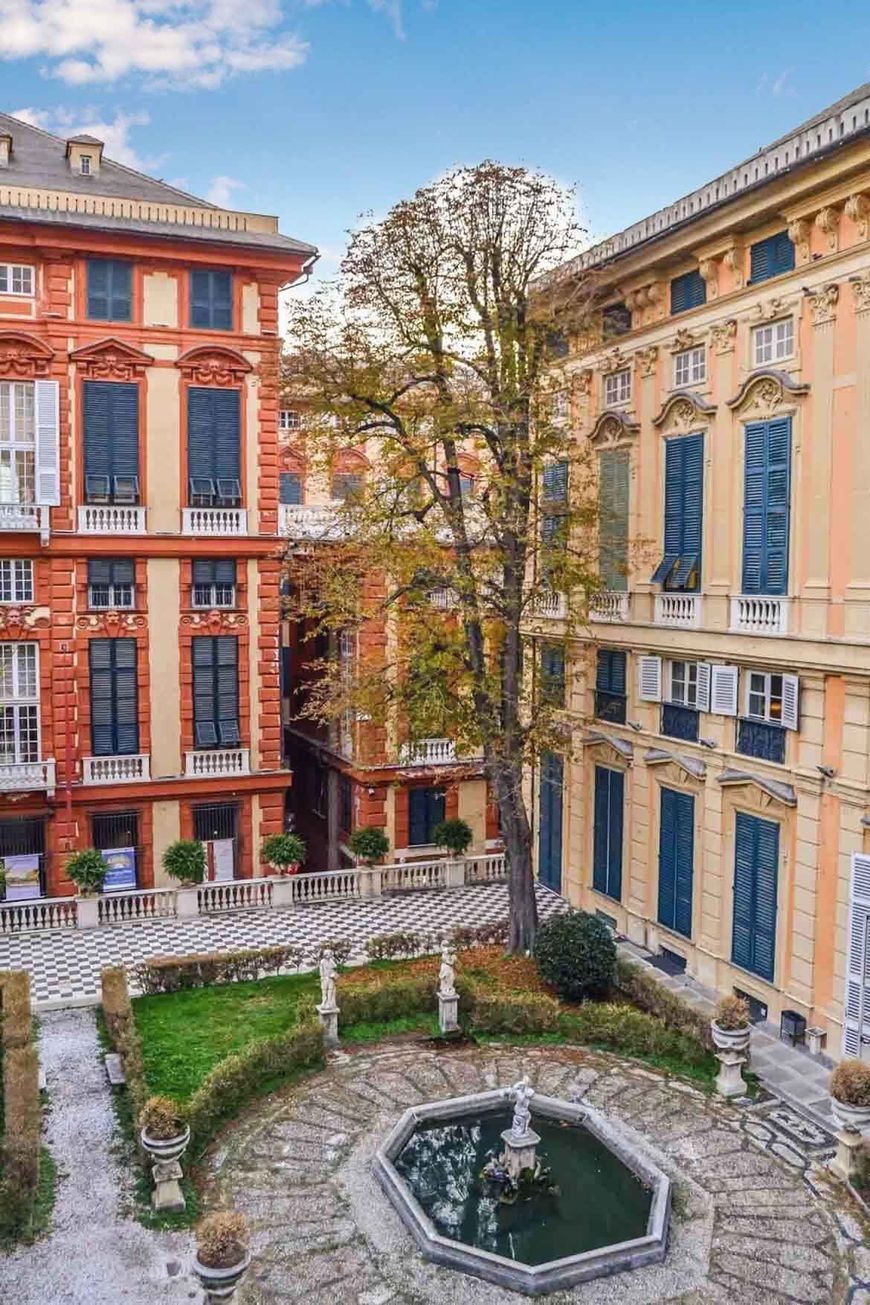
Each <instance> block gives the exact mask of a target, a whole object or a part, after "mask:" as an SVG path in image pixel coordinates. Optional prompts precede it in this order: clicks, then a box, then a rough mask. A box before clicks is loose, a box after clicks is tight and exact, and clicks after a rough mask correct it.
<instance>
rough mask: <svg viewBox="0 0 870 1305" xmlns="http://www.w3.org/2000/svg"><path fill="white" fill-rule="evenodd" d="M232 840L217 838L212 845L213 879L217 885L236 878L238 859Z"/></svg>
mask: <svg viewBox="0 0 870 1305" xmlns="http://www.w3.org/2000/svg"><path fill="white" fill-rule="evenodd" d="M234 841H235V840H234V839H232V838H215V839H213V840H212V844H211V862H212V868H213V872H214V873H213V878H214V880H215V882H216V883H226V882H227V880H229V879H233V878H234V877H235V869H236V858H235V849H234V847H233V844H234Z"/></svg>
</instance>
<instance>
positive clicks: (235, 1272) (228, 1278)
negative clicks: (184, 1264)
mask: <svg viewBox="0 0 870 1305" xmlns="http://www.w3.org/2000/svg"><path fill="white" fill-rule="evenodd" d="M250 1263H251V1252H250V1251H248V1253H247V1255H246V1256H245V1258H244V1259H243V1260H240V1261H239V1263H238V1264H233V1265H231V1267H230V1268H229V1269H213V1268H212V1267H211V1265H209V1264H203V1263H202V1262H201V1261H200V1259H199V1256H198V1255H196V1256H194V1259H193V1271H194V1273H195V1274H196V1276H197V1278H199V1281H200V1285H201V1286H202V1289H203V1291H205V1293H206V1297H207V1299H208V1300H210V1301H217V1300H230V1298H231V1297H232V1295H233V1293H234V1291H235V1290H236V1287H238V1285H239V1283H240V1282H241V1281H242V1278H244V1276H245V1274H246V1273H247V1272H248V1265H249V1264H250Z"/></svg>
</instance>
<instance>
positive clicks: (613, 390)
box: [604, 367, 631, 408]
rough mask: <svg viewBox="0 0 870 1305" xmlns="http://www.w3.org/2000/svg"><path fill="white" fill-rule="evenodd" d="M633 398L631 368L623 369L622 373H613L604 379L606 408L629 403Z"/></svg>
mask: <svg viewBox="0 0 870 1305" xmlns="http://www.w3.org/2000/svg"><path fill="white" fill-rule="evenodd" d="M630 398H631V368H630V367H623V368H622V370H621V371H618V372H611V373H610V374H609V375H608V376H605V378H604V406H605V407H606V408H613V407H615V406H616V405H617V404H620V403H628V401H629V399H630Z"/></svg>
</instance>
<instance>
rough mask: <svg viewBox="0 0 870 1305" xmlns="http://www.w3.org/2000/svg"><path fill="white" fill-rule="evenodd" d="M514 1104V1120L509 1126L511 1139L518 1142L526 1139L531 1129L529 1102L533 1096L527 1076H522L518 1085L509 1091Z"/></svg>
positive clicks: (515, 1084) (533, 1092) (533, 1091)
mask: <svg viewBox="0 0 870 1305" xmlns="http://www.w3.org/2000/svg"><path fill="white" fill-rule="evenodd" d="M510 1095H511V1097H512V1099H513V1103H514V1118H513V1123H512V1124H511V1137H512V1138H515V1139H517V1140H519V1139H520V1138H525V1137H528V1135H529V1132H530V1131H531V1127H532V1111H531V1108H530V1106H529V1102H530V1101H531V1099H532V1097H533V1096H534V1095H535V1090H534V1088H533V1087H532V1086H531V1083H530V1081H529V1076H528V1074H524V1075H523V1077H522V1078H521V1079H520V1081H519V1082H518V1083H514V1085H513V1087H512V1088H511V1089H510Z"/></svg>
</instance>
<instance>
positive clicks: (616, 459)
mask: <svg viewBox="0 0 870 1305" xmlns="http://www.w3.org/2000/svg"><path fill="white" fill-rule="evenodd" d="M629 470H630V466H629V451H628V449H603V450H602V451H601V453H599V455H598V518H599V547H600V554H599V567H600V571H601V583H602V585H603V586H604V588H605V589H606V590H607V591H608V592H609V593H625V591H626V590H627V588H628V486H629Z"/></svg>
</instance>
